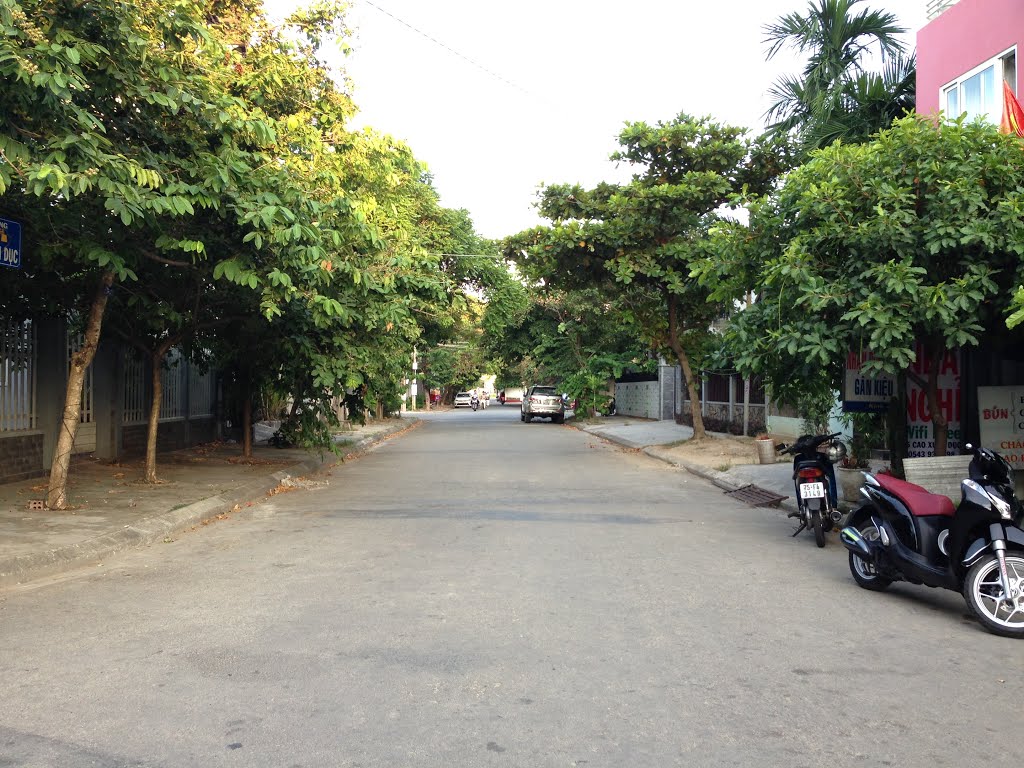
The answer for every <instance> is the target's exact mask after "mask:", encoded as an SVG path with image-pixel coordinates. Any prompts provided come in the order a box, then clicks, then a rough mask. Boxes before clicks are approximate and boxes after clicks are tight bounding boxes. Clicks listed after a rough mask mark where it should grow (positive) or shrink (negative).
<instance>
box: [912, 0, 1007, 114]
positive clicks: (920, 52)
mask: <svg viewBox="0 0 1024 768" xmlns="http://www.w3.org/2000/svg"><path fill="white" fill-rule="evenodd" d="M928 10H929V18H930V19H931V21H929V22H928V24H926V25H925V26H924V28H923V29H921V31H920V32H918V33H917V111H918V112H920V113H922V114H930V113H934V112H937V111H939V110H942V111H943V112H945V114H946V116H947V117H951V118H952V117H957V116H959V115H960V114H962V113H964V112H966V113H967V116H968V118H969V119H973V118H975V117H979V116H983V117H985V118H986V119H988V120H990V121H991V122H993V123H995V124H996V125H998V124H999V120H1000V117H1001V116H1002V113H1003V86H1002V83H1003V81H1004V80H1005V81H1006V82H1007V83H1008V84H1009V85H1010V90H1012V91H1013V92H1014V94H1017V96H1018V98H1020V94H1019V92H1018V90H1017V48H1018V47H1020V46H1021V45H1024V0H929V2H928Z"/></svg>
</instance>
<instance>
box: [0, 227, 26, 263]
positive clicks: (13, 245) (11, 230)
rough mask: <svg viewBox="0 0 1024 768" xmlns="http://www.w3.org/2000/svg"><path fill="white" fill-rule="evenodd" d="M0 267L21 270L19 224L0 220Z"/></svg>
mask: <svg viewBox="0 0 1024 768" xmlns="http://www.w3.org/2000/svg"><path fill="white" fill-rule="evenodd" d="M0 267H11V268H12V269H21V224H19V223H18V222H16V221H10V220H9V219H0Z"/></svg>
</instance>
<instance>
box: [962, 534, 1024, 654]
mask: <svg viewBox="0 0 1024 768" xmlns="http://www.w3.org/2000/svg"><path fill="white" fill-rule="evenodd" d="M1006 573H1007V575H1008V576H1009V577H1010V588H1011V589H1012V590H1013V595H1012V599H1010V600H1006V599H1005V598H1004V595H1003V585H1002V582H1001V580H1000V578H999V560H998V558H997V557H996V556H995V555H994V554H993V555H989V556H988V557H986V558H985V559H984V560H982V561H981V562H978V563H976V564H975V565H974V567H973V568H971V570H970V571H968V572H967V578H966V579H964V600H966V601H967V605H969V606H970V608H971V612H972V613H974V615H975V616H977V617H978V621H980V622H981V625H982V626H983V627H985V629H987V630H988V631H989V632H991V633H993V634H996V635H1002V636H1003V637H1024V553H1021V552H1007V553H1006Z"/></svg>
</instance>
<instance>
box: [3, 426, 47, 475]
mask: <svg viewBox="0 0 1024 768" xmlns="http://www.w3.org/2000/svg"><path fill="white" fill-rule="evenodd" d="M45 474H46V468H45V467H43V435H42V433H41V432H30V433H0V483H13V482H16V481H18V480H26V479H28V478H30V477H40V476H41V475H45Z"/></svg>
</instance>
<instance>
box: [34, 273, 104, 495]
mask: <svg viewBox="0 0 1024 768" xmlns="http://www.w3.org/2000/svg"><path fill="white" fill-rule="evenodd" d="M113 283H114V273H113V272H104V273H103V276H102V277H101V278H100V282H99V285H98V286H97V288H96V294H95V295H94V296H93V299H92V307H91V308H90V310H89V320H88V323H87V324H86V326H85V343H84V344H83V345H82V349H81V350H79V351H78V352H76V353H75V354H73V355H72V356H71V370H70V371H69V372H68V385H67V389H66V390H65V393H64V413H63V415H62V416H61V422H60V431H59V432H58V434H57V445H56V447H55V448H54V451H53V461H52V462H51V464H50V480H49V483H48V487H47V490H46V506H47V507H48V508H50V509H65V508H67V504H68V498H67V491H68V470H69V468H70V466H71V454H72V452H73V451H74V447H75V433H76V432H77V431H78V422H79V421H80V420H81V418H82V389H83V387H84V386H85V371H86V369H87V368H88V367H89V366H90V365H91V364H92V360H93V358H94V357H95V356H96V348H97V347H98V346H99V343H100V328H101V327H102V325H103V313H104V311H105V310H106V308H107V297H108V296H109V295H110V286H111V285H113Z"/></svg>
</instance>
